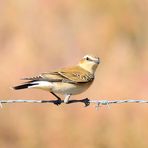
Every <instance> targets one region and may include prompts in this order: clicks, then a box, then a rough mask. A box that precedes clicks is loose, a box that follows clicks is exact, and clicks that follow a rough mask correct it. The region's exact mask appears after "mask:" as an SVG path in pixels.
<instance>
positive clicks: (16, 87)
mask: <svg viewBox="0 0 148 148" xmlns="http://www.w3.org/2000/svg"><path fill="white" fill-rule="evenodd" d="M33 85H36V84H35V83H34V84H33V83H26V84H21V85H18V86H14V87H12V88H13V89H15V90H19V89H26V88H29V87H31V86H33Z"/></svg>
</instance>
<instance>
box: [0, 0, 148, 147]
mask: <svg viewBox="0 0 148 148" xmlns="http://www.w3.org/2000/svg"><path fill="white" fill-rule="evenodd" d="M147 14H148V1H147V0H124V1H123V0H105V1H104V0H98V1H97V0H79V1H76V0H75V1H70V0H0V73H1V77H0V83H1V85H0V98H1V99H51V98H52V99H53V98H54V97H53V96H51V95H50V93H48V92H44V91H40V90H24V91H13V90H11V89H10V87H11V86H13V85H16V84H18V83H20V82H21V80H20V78H23V77H28V76H33V75H38V74H39V73H41V72H47V71H49V70H52V69H56V68H59V67H64V66H69V65H73V64H76V63H77V62H78V61H79V59H80V58H82V57H83V56H84V55H85V54H87V53H92V54H95V55H97V56H99V57H100V59H101V64H100V65H99V68H98V69H97V72H96V80H95V82H94V84H93V86H92V87H91V88H90V89H89V90H88V91H86V92H85V93H83V94H81V95H77V96H74V97H73V98H74V99H81V98H85V97H89V98H91V99H148V67H147V64H148V42H147V40H148V27H147V26H148V19H147ZM110 107H111V109H107V108H106V107H102V108H100V110H99V111H96V110H95V107H94V106H93V105H92V106H90V107H88V108H84V107H83V105H82V104H73V105H61V106H59V107H57V106H54V105H51V104H7V105H4V108H3V109H1V110H0V147H1V148H10V147H11V148H20V147H21V148H41V147H44V148H49V147H52V148H59V147H60V148H69V147H71V148H75V147H82V148H83V147H84V148H98V147H101V148H108V147H109V148H119V147H120V148H125V147H126V148H133V147H134V148H146V147H147V145H148V140H147V138H148V129H147V128H148V105H147V104H122V105H111V106H110Z"/></svg>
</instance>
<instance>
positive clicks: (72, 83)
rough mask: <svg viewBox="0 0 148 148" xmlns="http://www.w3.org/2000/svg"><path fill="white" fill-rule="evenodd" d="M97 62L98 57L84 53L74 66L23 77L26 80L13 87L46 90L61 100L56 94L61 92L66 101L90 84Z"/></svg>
mask: <svg viewBox="0 0 148 148" xmlns="http://www.w3.org/2000/svg"><path fill="white" fill-rule="evenodd" d="M99 62H100V60H99V58H98V57H96V56H92V55H86V56H84V57H83V59H81V60H80V62H79V63H78V65H76V66H73V67H67V68H61V69H58V70H55V71H51V72H47V73H42V74H41V75H39V76H35V77H30V78H24V79H23V80H27V82H25V83H23V84H21V85H18V86H15V87H13V88H14V89H15V90H19V89H25V88H38V89H42V90H46V91H49V92H50V93H52V94H53V95H54V96H55V97H57V98H58V101H61V99H60V97H59V96H58V95H57V94H62V95H64V96H65V99H64V103H68V101H69V98H70V96H71V95H76V94H79V93H81V92H83V91H85V90H86V89H87V88H88V87H89V86H90V85H91V84H92V82H93V80H94V78H95V76H94V74H95V71H96V68H97V66H98V64H99Z"/></svg>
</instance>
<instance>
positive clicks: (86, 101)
mask: <svg viewBox="0 0 148 148" xmlns="http://www.w3.org/2000/svg"><path fill="white" fill-rule="evenodd" d="M4 103H52V104H55V105H60V104H62V103H64V100H23V99H19V100H0V107H3V106H2V104H4ZM72 103H84V104H85V107H87V106H89V105H90V104H95V106H96V108H99V107H100V106H101V105H107V106H109V104H122V103H148V100H139V99H138V100H136V99H128V100H91V99H88V98H85V99H81V100H70V101H69V102H68V103H67V104H72Z"/></svg>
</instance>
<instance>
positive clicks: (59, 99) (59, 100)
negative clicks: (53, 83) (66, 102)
mask: <svg viewBox="0 0 148 148" xmlns="http://www.w3.org/2000/svg"><path fill="white" fill-rule="evenodd" d="M50 93H51V94H53V95H54V96H55V97H56V98H57V100H55V102H54V104H55V105H60V104H61V102H62V100H61V98H60V97H59V96H58V95H56V94H55V93H53V92H50Z"/></svg>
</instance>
